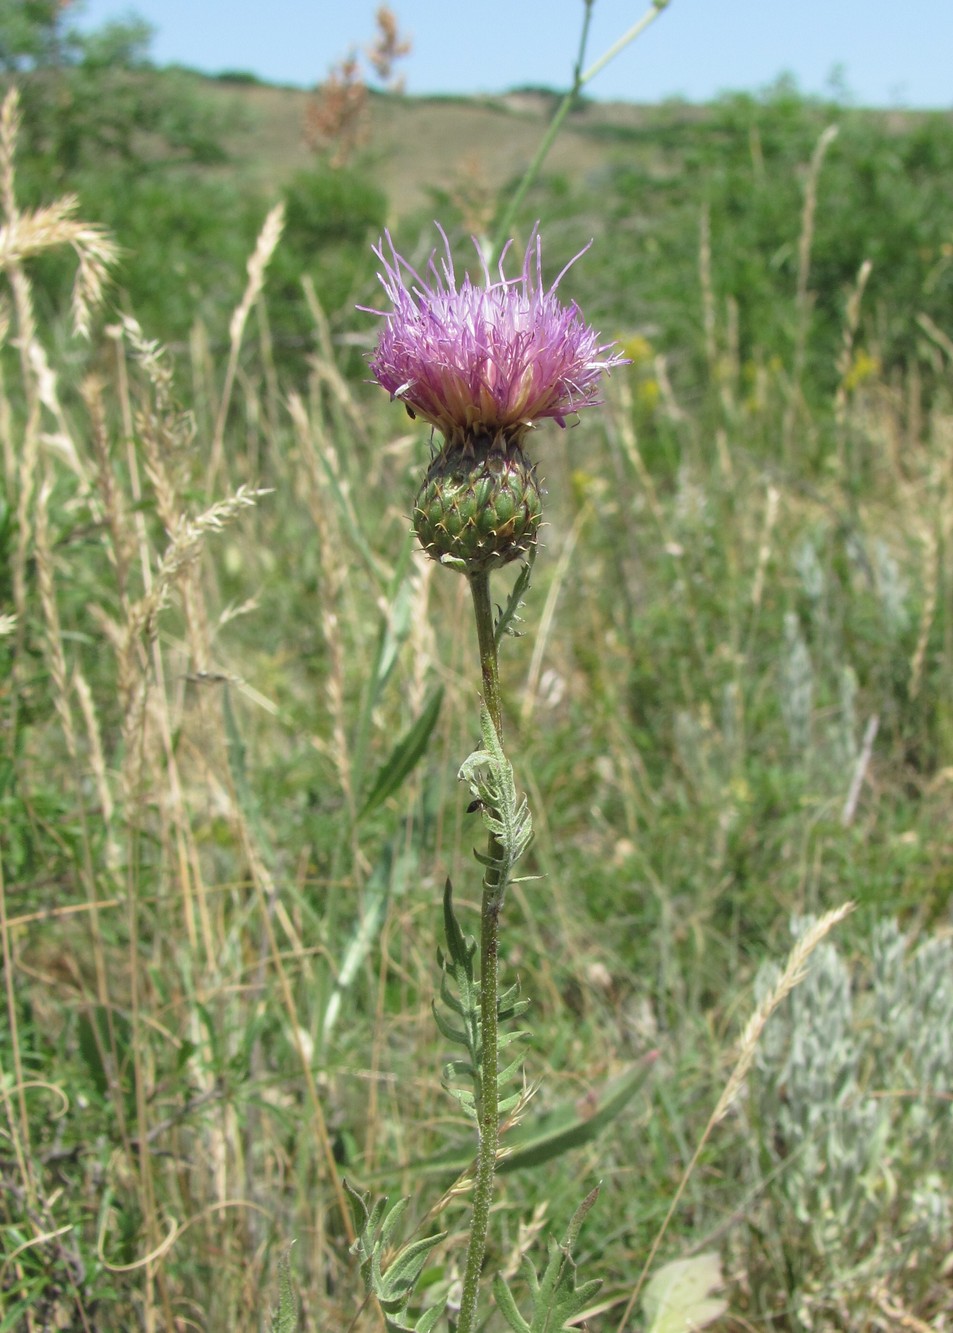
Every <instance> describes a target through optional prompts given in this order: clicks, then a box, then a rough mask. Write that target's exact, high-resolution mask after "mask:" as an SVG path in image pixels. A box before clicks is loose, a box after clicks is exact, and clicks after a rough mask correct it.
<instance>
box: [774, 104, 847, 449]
mask: <svg viewBox="0 0 953 1333" xmlns="http://www.w3.org/2000/svg"><path fill="white" fill-rule="evenodd" d="M837 135H838V127H837V126H836V125H828V126H827V128H826V129H825V130H824V131H823V132H822V134H821V136H820V138H819V139H818V141H817V144H816V146H815V148H814V152H813V154H812V155H811V162H810V166H809V167H808V171H807V180H806V182H805V186H804V207H803V209H802V210H801V234H800V238H799V240H798V251H797V289H796V292H795V297H794V314H795V341H794V361H793V366H792V370H791V390H790V397H789V399H788V405H787V409H786V411H785V414H784V423H783V426H782V431H781V439H782V446H783V449H784V456H785V457H786V458H790V456H791V449H792V447H793V443H794V431H795V428H796V425H797V419H798V415H799V413H800V407H801V382H802V379H803V377H804V359H805V355H806V353H807V335H808V332H809V329H810V322H811V306H812V305H813V298H812V296H811V293H810V292H809V291H808V283H809V282H810V276H811V247H812V246H813V244H814V218H815V214H816V212H817V193H818V186H819V183H820V176H821V167H822V166H823V165H824V158H825V157H826V155H827V150H828V149H829V148H830V146H831V144H832V143H833V142H834V140H835V139H836V138H837Z"/></svg>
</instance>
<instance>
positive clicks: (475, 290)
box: [371, 225, 625, 449]
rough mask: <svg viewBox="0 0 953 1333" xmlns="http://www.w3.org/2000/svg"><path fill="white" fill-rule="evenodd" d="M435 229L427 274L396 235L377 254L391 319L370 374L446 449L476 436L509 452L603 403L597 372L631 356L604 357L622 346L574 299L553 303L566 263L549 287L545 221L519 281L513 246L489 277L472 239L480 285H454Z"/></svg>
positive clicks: (528, 251) (467, 282)
mask: <svg viewBox="0 0 953 1333" xmlns="http://www.w3.org/2000/svg"><path fill="white" fill-rule="evenodd" d="M437 229H438V231H439V232H440V235H441V236H442V237H443V244H444V254H443V256H441V258H440V260H439V264H438V262H437V259H436V254H433V255H431V257H430V262H429V264H428V265H427V270H426V274H425V276H424V277H421V276H420V274H419V273H417V272H416V271H415V270H414V269H413V268H412V267H411V266H410V264H408V263H407V261H406V260H405V259H403V258H402V257H401V256H400V255H399V254H398V253H397V251H396V250H395V248H394V243H393V241H392V240H391V238H390V234H389V233H385V235H386V243H387V249H386V251H385V246H384V243H383V242H382V243H381V244H380V245H379V246H377V247H376V248H375V251H374V253H375V254H376V255H377V257H378V258H379V259H380V261H381V263H382V264H383V266H384V267H383V272H381V273H380V274H379V275H378V276H379V277H380V280H381V285H382V286H383V288H384V291H385V292H386V293H387V295H388V297H389V298H390V302H391V305H392V306H393V309H392V310H391V311H386V312H385V311H377V312H375V313H378V314H382V315H383V317H384V319H385V321H386V322H385V324H384V327H383V329H382V330H381V333H380V337H379V338H378V342H377V351H376V353H375V355H374V357H373V359H372V361H371V370H372V371H373V373H374V376H375V378H376V379H377V381H378V383H380V384H381V385H383V387H384V388H385V389H386V390H387V391H388V392H389V394H390V396H391V398H399V399H400V400H401V402H403V403H404V404H405V405H406V406H407V408H408V409H409V410H410V411H411V412H412V413H413V414H414V415H415V416H419V417H423V418H424V420H425V421H429V422H430V424H431V425H432V426H435V427H436V429H437V430H439V431H440V432H441V434H442V435H443V437H444V439H445V441H446V443H447V446H448V447H454V446H465V445H466V444H467V443H468V442H469V441H472V440H475V439H478V438H479V439H481V440H483V441H486V442H488V443H492V444H494V445H495V446H496V447H498V448H503V449H507V448H509V447H510V446H513V447H516V446H518V445H519V442H520V440H521V438H522V436H523V435H524V434H525V433H526V431H527V430H529V429H530V428H531V427H532V426H533V425H535V423H536V422H537V421H539V420H541V419H542V418H544V417H552V418H553V420H555V421H557V422H558V423H559V425H560V426H565V424H566V417H567V416H569V415H570V414H572V413H575V412H578V411H579V409H580V408H583V407H592V406H594V405H595V404H596V403H598V402H599V401H600V399H599V398H598V397H597V391H598V386H599V379H600V377H601V375H602V372H603V371H604V370H605V371H608V370H610V369H611V368H612V367H613V366H618V365H622V364H624V363H625V358H624V357H622V356H619V355H615V354H612V355H606V353H611V351H612V348H613V347H614V345H615V344H613V343H602V344H600V343H599V341H598V334H597V333H595V332H594V331H593V330H592V329H591V328H590V327H589V325H588V324H587V323H586V322H585V320H584V319H583V317H582V314H581V313H580V311H579V308H578V306H577V305H576V304H575V302H572V303H571V304H569V305H563V304H562V302H560V300H559V299H558V297H557V295H556V288H557V287H558V286H559V283H560V280H561V279H562V277H563V275H564V274H565V273H566V270H567V269H568V268H569V267H570V265H568V264H567V266H566V268H564V269H563V271H562V273H560V275H559V277H558V278H557V279H556V281H555V282H554V283H553V285H552V286H551V287H550V288H549V289H548V290H547V289H545V288H544V287H543V275H542V241H541V239H540V236H539V229H538V226H537V227H535V228H534V229H533V234H532V236H531V237H530V241H529V245H528V246H527V247H526V254H525V255H524V257H523V270H522V272H521V273H520V275H519V277H516V278H507V277H506V276H505V274H504V272H503V261H504V260H505V258H506V253H507V250H508V249H509V246H507V247H506V250H504V251H503V254H502V255H501V257H500V264H499V278H498V279H495V280H494V279H493V278H492V277H491V275H490V271H489V269H488V268H487V264H486V260H485V259H484V257H483V254H482V252H481V251H480V248H479V245H477V242H476V241H475V240H474V245H476V246H477V254H478V255H479V256H480V264H481V267H482V269H483V284H482V285H481V286H478V285H476V284H474V283H473V282H471V280H470V275H469V274H464V277H463V280H462V282H460V283H459V285H458V283H457V278H456V274H455V272H454V268H453V257H452V255H451V253H450V244H449V242H448V241H447V237H446V234H445V233H444V231H443V229H442V228H441V227H439V225H438V228H437ZM588 248H589V247H588V246H587V247H586V249H588ZM581 253H585V251H583V252H581ZM578 258H579V255H577V256H576V259H578ZM575 262H576V260H575V259H573V260H572V261H571V263H575Z"/></svg>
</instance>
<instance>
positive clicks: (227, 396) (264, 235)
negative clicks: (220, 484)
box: [206, 203, 285, 492]
mask: <svg viewBox="0 0 953 1333" xmlns="http://www.w3.org/2000/svg"><path fill="white" fill-rule="evenodd" d="M284 225H285V206H284V204H283V203H280V204H276V205H275V206H274V208H273V209H272V210H271V212H270V213H269V214H268V216H267V217H266V218H265V222H264V225H263V226H262V229H261V232H260V233H259V236H258V240H257V242H256V244H255V248H254V250H253V251H252V253H251V255H250V257H249V259H248V264H247V272H248V282H247V283H246V285H245V291H244V293H243V294H242V299H241V301H239V303H238V305H237V306H236V307H235V310H234V312H233V313H232V318H231V321H230V322H229V326H228V339H229V347H228V364H227V366H226V369H225V383H224V386H223V388H222V397H221V400H220V402H219V405H218V413H217V416H216V420H215V430H214V433H213V435H212V448H211V452H210V455H209V465H208V475H207V483H206V484H207V487H208V490H209V491H210V492H211V491H212V489H213V487H214V482H215V478H216V476H217V475H218V470H219V468H220V467H221V464H222V457H223V452H222V451H223V446H224V440H225V423H226V421H227V420H228V409H229V407H230V405H231V401H232V390H233V388H234V386H235V373H236V371H237V369H238V357H239V353H240V351H241V343H242V335H243V334H244V332H245V325H246V323H247V322H248V316H249V314H250V313H251V309H252V306H253V305H254V304H255V302H256V301H257V300H258V298H259V296H260V295H261V292H262V288H263V287H264V285H265V270H266V269H267V268H268V265H269V263H270V261H271V257H272V255H273V254H274V253H275V247H276V246H277V244H278V242H279V240H280V239H281V233H282V231H283V230H284Z"/></svg>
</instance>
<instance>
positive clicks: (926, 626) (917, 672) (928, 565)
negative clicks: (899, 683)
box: [908, 527, 940, 699]
mask: <svg viewBox="0 0 953 1333" xmlns="http://www.w3.org/2000/svg"><path fill="white" fill-rule="evenodd" d="M921 541H922V542H923V590H924V595H923V611H922V612H921V614H920V631H919V633H918V634H917V644H916V647H915V648H914V650H913V656H912V657H911V659H910V685H909V687H908V689H909V693H910V698H911V699H915V698H916V697H917V695H918V694H919V693H920V685H921V682H922V680H923V663H924V661H925V660H926V653H927V644H928V643H929V641H930V631H931V629H932V628H933V617H934V616H935V615H936V607H937V597H938V595H939V582H940V555H939V545H938V543H937V539H936V534H935V533H934V532H933V530H932V529H931V528H927V527H925V528H924V529H923V531H922V533H921Z"/></svg>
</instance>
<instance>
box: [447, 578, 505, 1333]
mask: <svg viewBox="0 0 953 1333" xmlns="http://www.w3.org/2000/svg"><path fill="white" fill-rule="evenodd" d="M470 591H471V593H472V594H473V611H474V615H475V617H476V625H477V639H478V641H479V646H480V669H481V671H482V674H483V697H484V700H485V702H486V706H487V708H488V710H489V713H490V717H491V718H492V719H493V725H494V726H495V727H496V731H497V735H498V736H500V737H501V739H502V732H503V724H502V713H501V708H500V674H499V660H498V657H497V649H496V634H495V632H494V627H493V604H492V602H491V601H490V576H489V574H486V573H481V574H471V575H470ZM488 855H489V857H490V859H491V860H499V859H500V858H501V856H502V855H503V848H502V847H501V845H500V843H499V842H498V840H497V839H496V838H495V837H494V836H493V834H490V838H489V850H488ZM501 907H502V901H501V894H500V886H499V884H498V883H496V882H495V877H494V879H493V881H492V882H488V877H484V880H483V903H482V907H481V912H480V1067H479V1075H478V1077H479V1082H478V1085H477V1103H478V1114H479V1121H478V1123H479V1129H480V1144H479V1150H478V1152H477V1165H476V1176H475V1178H474V1185H473V1217H472V1221H471V1223H470V1239H469V1243H468V1245H467V1262H466V1268H465V1270H464V1274H463V1296H462V1298H461V1302H460V1314H459V1318H458V1320H457V1333H473V1330H474V1328H475V1327H476V1314H477V1299H478V1297H479V1294H480V1274H481V1272H482V1269H483V1256H484V1254H485V1252H486V1237H487V1231H488V1230H489V1225H490V1205H491V1204H492V1201H493V1181H494V1177H495V1174H496V1156H497V1151H498V1149H499V1143H500V1095H499V1072H500V1071H499V1036H498V1023H497V1018H498V1010H499V998H498V997H499V945H500V908H501Z"/></svg>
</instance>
